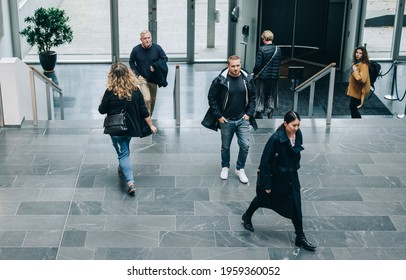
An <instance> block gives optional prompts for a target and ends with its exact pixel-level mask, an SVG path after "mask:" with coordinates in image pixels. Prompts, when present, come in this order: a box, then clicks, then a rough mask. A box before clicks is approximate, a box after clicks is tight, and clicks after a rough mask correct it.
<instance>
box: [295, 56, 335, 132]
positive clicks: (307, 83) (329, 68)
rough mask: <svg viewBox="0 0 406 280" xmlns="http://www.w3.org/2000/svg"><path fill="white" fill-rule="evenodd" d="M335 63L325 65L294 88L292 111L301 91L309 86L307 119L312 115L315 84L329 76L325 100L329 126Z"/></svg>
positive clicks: (331, 111)
mask: <svg viewBox="0 0 406 280" xmlns="http://www.w3.org/2000/svg"><path fill="white" fill-rule="evenodd" d="M335 66H336V63H335V62H333V63H330V65H327V66H326V67H324V68H323V69H322V70H320V71H319V72H317V73H316V74H314V75H313V76H312V77H310V78H309V79H307V80H306V81H304V82H303V83H301V84H300V85H298V86H297V87H295V93H294V100H293V110H294V111H296V110H297V104H298V99H299V92H301V91H302V90H304V89H306V88H307V87H308V86H310V96H309V117H311V116H312V115H313V104H314V91H315V88H316V82H317V81H318V80H320V79H321V78H323V77H324V76H326V75H327V74H330V80H329V90H328V100H327V121H326V123H327V125H330V124H331V116H332V114H333V96H334V81H335V73H336V68H335Z"/></svg>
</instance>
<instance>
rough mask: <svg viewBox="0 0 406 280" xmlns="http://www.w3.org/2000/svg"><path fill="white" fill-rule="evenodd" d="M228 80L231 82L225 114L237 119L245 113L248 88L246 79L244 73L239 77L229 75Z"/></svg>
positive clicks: (229, 117)
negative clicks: (245, 83)
mask: <svg viewBox="0 0 406 280" xmlns="http://www.w3.org/2000/svg"><path fill="white" fill-rule="evenodd" d="M227 81H228V83H229V87H228V91H229V95H228V101H227V104H226V108H225V110H224V112H223V116H224V117H225V118H226V119H231V120H237V119H240V118H242V116H243V115H244V114H245V103H246V100H245V99H246V89H245V85H244V80H243V78H242V75H240V76H238V77H232V76H230V75H227Z"/></svg>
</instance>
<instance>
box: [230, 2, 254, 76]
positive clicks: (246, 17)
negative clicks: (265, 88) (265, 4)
mask: <svg viewBox="0 0 406 280" xmlns="http://www.w3.org/2000/svg"><path fill="white" fill-rule="evenodd" d="M237 5H238V7H240V15H239V19H238V22H237V25H236V30H237V32H236V33H237V34H236V42H235V50H236V54H237V55H238V56H239V57H241V62H242V63H244V45H243V44H241V43H240V42H241V41H243V39H244V36H243V35H242V34H241V29H242V27H243V26H244V25H248V26H249V28H250V31H249V36H248V38H245V40H246V42H247V56H246V58H245V67H244V68H245V69H246V70H248V71H250V72H251V71H252V69H253V68H254V65H255V56H256V52H257V49H256V39H257V33H258V31H257V25H258V21H257V15H258V0H250V1H243V0H238V1H237Z"/></svg>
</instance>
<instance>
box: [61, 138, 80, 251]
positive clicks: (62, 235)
mask: <svg viewBox="0 0 406 280" xmlns="http://www.w3.org/2000/svg"><path fill="white" fill-rule="evenodd" d="M87 145H88V142H86V143H85V147H84V149H83V152H82V158H81V161H80V165H79V171H78V174H77V175H76V180H75V187H74V189H73V192H72V196H71V199H70V202H69V207H68V211H67V214H66V218H65V221H64V224H63V227H62V233H61V238H60V240H59V244H58V251H57V253H56V259H58V257H59V253H60V251H61V248H62V242H63V237H64V233H65V231H66V228H67V225H68V220H69V217H70V212H71V209H72V204H73V199H74V195H75V192H76V189H77V184H78V182H79V177H80V174H81V172H80V171H81V169H82V163H83V160H84V157H85V153H86V148H87Z"/></svg>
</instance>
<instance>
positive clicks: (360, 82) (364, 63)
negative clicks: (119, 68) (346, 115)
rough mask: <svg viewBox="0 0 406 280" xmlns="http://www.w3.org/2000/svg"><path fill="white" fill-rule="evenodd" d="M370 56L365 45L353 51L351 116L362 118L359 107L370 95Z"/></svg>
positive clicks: (348, 92)
mask: <svg viewBox="0 0 406 280" xmlns="http://www.w3.org/2000/svg"><path fill="white" fill-rule="evenodd" d="M368 67H369V58H368V53H367V50H366V49H365V48H364V47H358V48H356V49H355V50H354V53H353V64H352V69H351V75H350V82H349V84H348V89H347V95H349V96H350V98H351V99H350V105H349V107H350V111H351V118H353V119H354V118H357V119H360V118H361V114H360V113H359V112H358V109H359V108H361V106H362V104H363V103H364V99H365V97H366V96H368V95H369V91H370V90H371V83H370V80H369V70H368Z"/></svg>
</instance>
